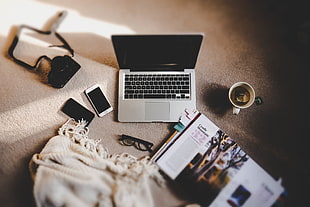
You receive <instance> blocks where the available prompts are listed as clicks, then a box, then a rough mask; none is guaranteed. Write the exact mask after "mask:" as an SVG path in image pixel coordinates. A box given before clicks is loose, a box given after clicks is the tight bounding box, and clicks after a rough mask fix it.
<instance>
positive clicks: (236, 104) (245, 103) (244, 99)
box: [228, 82, 255, 115]
mask: <svg viewBox="0 0 310 207" xmlns="http://www.w3.org/2000/svg"><path fill="white" fill-rule="evenodd" d="M228 97H229V101H230V103H231V104H232V105H233V114H235V115H237V114H239V112H240V109H245V108H248V107H250V106H251V105H252V104H253V103H254V101H255V91H254V89H253V87H252V86H251V85H250V84H248V83H246V82H237V83H235V84H233V85H232V86H231V87H230V89H229V92H228Z"/></svg>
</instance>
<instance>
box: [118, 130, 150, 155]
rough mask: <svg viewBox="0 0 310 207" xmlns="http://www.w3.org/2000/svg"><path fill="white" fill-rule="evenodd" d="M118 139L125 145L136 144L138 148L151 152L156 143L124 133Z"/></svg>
mask: <svg viewBox="0 0 310 207" xmlns="http://www.w3.org/2000/svg"><path fill="white" fill-rule="evenodd" d="M118 140H119V141H120V142H121V143H122V144H123V145H125V146H134V147H135V148H136V149H138V150H141V151H149V152H150V153H152V152H153V150H152V149H151V148H152V147H153V145H154V144H153V143H151V142H147V141H144V140H142V139H138V138H135V137H132V136H128V135H124V134H123V135H122V137H121V138H119V139H118Z"/></svg>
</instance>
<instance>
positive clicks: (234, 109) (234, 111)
mask: <svg viewBox="0 0 310 207" xmlns="http://www.w3.org/2000/svg"><path fill="white" fill-rule="evenodd" d="M239 112H240V108H237V107H233V114H234V115H238V114H239Z"/></svg>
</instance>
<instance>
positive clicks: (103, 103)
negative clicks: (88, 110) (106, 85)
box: [85, 85, 112, 116]
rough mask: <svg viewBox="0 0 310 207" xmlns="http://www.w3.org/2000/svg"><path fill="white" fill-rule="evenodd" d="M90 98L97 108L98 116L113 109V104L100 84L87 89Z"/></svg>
mask: <svg viewBox="0 0 310 207" xmlns="http://www.w3.org/2000/svg"><path fill="white" fill-rule="evenodd" d="M85 93H86V95H87V97H88V99H89V100H90V102H91V104H92V105H93V107H94V108H95V110H96V112H97V114H98V116H103V115H105V114H107V113H108V112H110V111H112V106H111V105H110V103H109V101H108V100H107V98H106V97H105V95H104V94H103V92H102V90H101V89H100V87H99V86H98V85H94V86H92V87H90V88H89V89H87V90H86V91H85Z"/></svg>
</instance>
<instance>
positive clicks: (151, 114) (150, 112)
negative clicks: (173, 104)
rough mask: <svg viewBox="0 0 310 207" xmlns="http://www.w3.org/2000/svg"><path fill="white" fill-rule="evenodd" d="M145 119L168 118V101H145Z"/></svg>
mask: <svg viewBox="0 0 310 207" xmlns="http://www.w3.org/2000/svg"><path fill="white" fill-rule="evenodd" d="M145 119H146V120H153V121H161V120H169V119H170V104H169V103H168V102H146V103H145Z"/></svg>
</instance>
